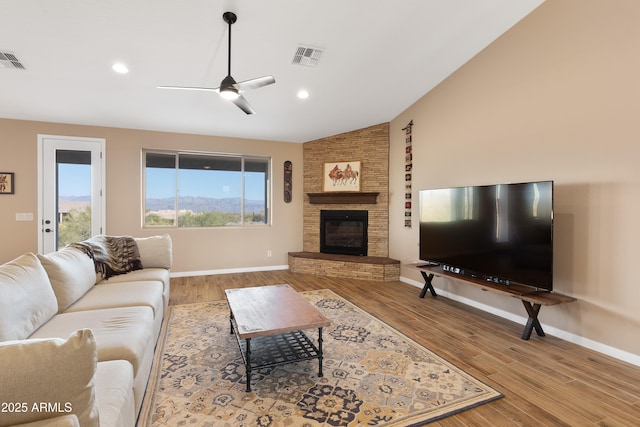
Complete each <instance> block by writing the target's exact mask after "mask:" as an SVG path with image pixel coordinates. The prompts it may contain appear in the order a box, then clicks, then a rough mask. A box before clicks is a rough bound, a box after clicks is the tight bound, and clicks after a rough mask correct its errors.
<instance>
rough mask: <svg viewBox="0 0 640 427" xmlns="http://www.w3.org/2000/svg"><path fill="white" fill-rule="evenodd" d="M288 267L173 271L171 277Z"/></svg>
mask: <svg viewBox="0 0 640 427" xmlns="http://www.w3.org/2000/svg"><path fill="white" fill-rule="evenodd" d="M288 269H289V266H288V265H286V264H285V265H267V266H262V267H248V268H224V269H220V270H200V271H172V272H171V273H170V274H169V276H170V277H192V276H211V275H214V274H231V273H251V272H255V271H274V270H288Z"/></svg>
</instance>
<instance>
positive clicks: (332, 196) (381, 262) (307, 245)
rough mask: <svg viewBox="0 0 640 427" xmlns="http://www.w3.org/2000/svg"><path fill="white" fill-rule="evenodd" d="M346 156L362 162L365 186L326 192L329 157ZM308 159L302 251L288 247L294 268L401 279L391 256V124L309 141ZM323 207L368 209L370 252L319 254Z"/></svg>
mask: <svg viewBox="0 0 640 427" xmlns="http://www.w3.org/2000/svg"><path fill="white" fill-rule="evenodd" d="M343 161H360V162H361V171H360V172H361V175H360V189H361V191H360V192H353V193H330V192H323V188H322V185H323V179H322V178H323V176H322V175H323V173H324V163H325V162H343ZM303 163H304V164H303V170H304V179H303V188H302V192H303V193H304V206H303V215H304V218H303V233H304V235H303V252H291V253H289V269H290V270H291V271H294V272H300V273H310V274H320V275H326V276H336V277H348V278H354V279H366V280H377V281H391V280H398V279H399V277H400V261H397V260H392V259H390V258H388V255H389V243H388V242H389V179H388V176H389V124H388V123H382V124H379V125H375V126H371V127H368V128H364V129H359V130H356V131H352V132H348V133H343V134H339V135H335V136H331V137H327V138H323V139H319V140H316V141H311V142H307V143H305V144H304V147H303ZM314 196H317V197H314ZM323 209H324V210H327V209H333V210H367V211H368V223H369V224H368V256H366V257H362V256H355V255H334V254H320V211H321V210H323Z"/></svg>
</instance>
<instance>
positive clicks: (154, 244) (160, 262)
mask: <svg viewBox="0 0 640 427" xmlns="http://www.w3.org/2000/svg"><path fill="white" fill-rule="evenodd" d="M135 241H136V244H137V245H138V251H139V252H140V260H141V261H142V267H144V268H166V269H167V270H168V269H170V268H171V264H172V262H173V255H172V242H171V237H170V236H169V235H168V234H164V235H161V236H151V237H136V238H135Z"/></svg>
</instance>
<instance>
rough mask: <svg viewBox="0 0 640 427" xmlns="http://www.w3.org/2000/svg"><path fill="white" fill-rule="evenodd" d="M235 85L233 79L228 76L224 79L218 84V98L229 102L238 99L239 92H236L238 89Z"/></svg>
mask: <svg viewBox="0 0 640 427" xmlns="http://www.w3.org/2000/svg"><path fill="white" fill-rule="evenodd" d="M235 85H236V81H235V79H234V78H233V77H231V76H230V75H229V76H227V77H225V78H224V79H223V80H222V82H221V83H220V96H221V97H223V98H224V99H228V100H230V101H233V100H235V99H238V98H239V97H240V92H238V88H237V87H236V86H235Z"/></svg>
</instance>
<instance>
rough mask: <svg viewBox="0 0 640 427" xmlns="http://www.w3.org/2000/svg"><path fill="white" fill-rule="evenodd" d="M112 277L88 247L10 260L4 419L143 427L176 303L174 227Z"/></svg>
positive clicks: (2, 353)
mask: <svg viewBox="0 0 640 427" xmlns="http://www.w3.org/2000/svg"><path fill="white" fill-rule="evenodd" d="M134 240H135V242H136V244H137V248H138V250H139V255H140V261H141V262H142V267H143V268H142V269H141V270H136V271H131V272H128V273H126V274H122V275H116V276H112V277H110V278H109V279H106V280H105V279H104V278H102V277H101V275H97V274H96V272H95V271H96V270H95V266H94V262H93V261H92V259H91V258H90V257H89V256H87V255H86V254H85V253H84V252H83V251H81V250H80V249H78V248H75V247H66V248H64V249H61V250H59V251H57V252H55V253H52V254H47V255H35V254H32V253H28V254H24V255H22V256H20V257H18V258H16V259H15V260H13V261H10V262H8V263H6V264H3V265H0V405H2V407H0V427H4V426H12V425H21V426H30V427H36V426H38V427H39V426H78V425H79V426H82V427H84V426H91V427H93V426H101V427H107V426H108V427H111V426H119V427H133V426H134V425H135V422H136V418H137V416H138V413H139V411H140V408H141V405H142V400H143V397H144V392H145V389H146V386H147V383H148V380H149V374H150V370H151V365H152V362H153V359H154V352H155V348H156V344H157V342H158V337H159V333H160V328H161V326H162V320H163V318H164V314H165V312H166V309H167V307H168V304H169V293H170V286H169V269H170V268H171V263H172V247H171V239H170V237H169V236H168V235H164V236H153V237H147V238H136V239H134Z"/></svg>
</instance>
